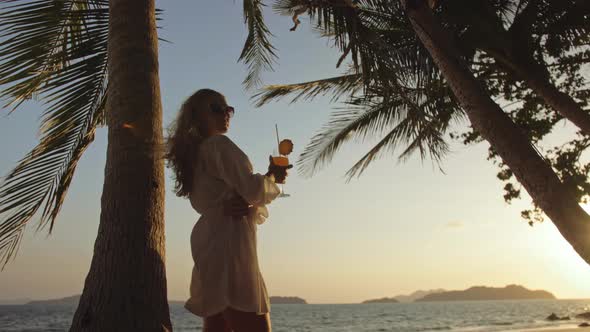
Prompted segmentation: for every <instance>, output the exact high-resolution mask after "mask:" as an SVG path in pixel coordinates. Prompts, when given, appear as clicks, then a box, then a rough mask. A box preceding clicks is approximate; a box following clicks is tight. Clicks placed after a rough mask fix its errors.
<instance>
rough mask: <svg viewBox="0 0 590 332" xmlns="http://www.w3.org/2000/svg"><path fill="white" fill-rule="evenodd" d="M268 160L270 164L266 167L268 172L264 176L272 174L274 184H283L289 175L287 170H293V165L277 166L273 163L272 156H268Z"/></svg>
mask: <svg viewBox="0 0 590 332" xmlns="http://www.w3.org/2000/svg"><path fill="white" fill-rule="evenodd" d="M268 159H269V161H270V164H269V165H268V172H267V173H266V175H270V174H273V175H274V176H275V182H276V183H285V179H286V178H287V176H288V175H289V173H288V172H287V170H289V169H291V168H293V165H291V164H289V165H287V166H279V165H276V164H275V163H274V162H273V160H272V156H269V157H268Z"/></svg>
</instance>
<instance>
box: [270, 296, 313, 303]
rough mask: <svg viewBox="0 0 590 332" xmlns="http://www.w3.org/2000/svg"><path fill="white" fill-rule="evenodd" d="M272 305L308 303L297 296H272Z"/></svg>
mask: <svg viewBox="0 0 590 332" xmlns="http://www.w3.org/2000/svg"><path fill="white" fill-rule="evenodd" d="M270 303H271V304H307V301H305V300H304V299H302V298H300V297H296V296H271V297H270Z"/></svg>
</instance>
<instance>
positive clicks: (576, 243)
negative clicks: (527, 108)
mask: <svg viewBox="0 0 590 332" xmlns="http://www.w3.org/2000/svg"><path fill="white" fill-rule="evenodd" d="M400 1H401V3H402V5H403V6H404V8H406V12H407V14H408V16H409V18H410V21H411V23H412V26H413V28H414V30H415V32H416V34H417V35H418V37H419V38H420V40H421V41H422V43H423V44H424V46H425V47H426V49H428V51H429V52H430V54H431V56H432V58H433V59H434V61H435V63H436V64H437V66H438V67H439V69H440V70H441V72H442V73H443V75H444V77H445V79H446V80H447V83H448V84H449V86H450V87H451V89H452V90H453V93H454V95H455V96H456V98H457V100H458V101H459V103H460V104H461V106H462V107H463V109H464V110H465V112H466V113H467V116H468V117H469V120H470V121H471V124H472V125H473V127H474V128H475V129H476V130H477V131H479V133H480V134H481V135H482V136H483V137H484V138H485V139H486V140H487V141H488V142H489V143H490V145H491V146H492V147H493V148H494V150H496V152H498V154H499V155H500V157H502V159H503V161H504V162H505V163H506V165H508V166H509V167H510V169H511V170H512V171H513V172H514V175H515V176H516V178H517V179H518V181H519V182H520V183H522V185H523V186H524V188H525V189H526V190H527V192H528V193H529V195H530V196H531V197H532V198H533V200H534V201H535V203H536V204H538V205H539V207H540V208H541V209H543V211H544V212H545V213H546V214H547V216H549V218H551V220H552V221H553V223H554V224H555V225H556V227H557V229H558V230H559V232H560V233H561V234H562V235H563V237H564V238H565V239H566V240H567V241H568V242H569V243H570V244H571V245H572V246H573V247H574V249H575V250H576V252H577V253H578V254H579V255H580V256H581V257H582V258H583V259H584V260H585V261H586V262H587V263H589V264H590V239H589V238H588V236H590V216H589V215H588V214H587V213H586V212H584V210H583V209H582V208H581V207H580V206H579V204H578V202H577V200H576V198H575V196H574V195H573V193H572V192H571V191H570V190H568V189H567V188H566V186H564V185H563V184H562V182H561V181H560V180H559V178H558V177H557V175H556V174H555V172H554V171H553V169H552V168H551V166H550V165H549V164H548V163H546V162H545V161H544V160H543V158H542V157H541V156H540V155H539V154H538V153H537V151H536V150H535V149H534V148H533V146H532V145H531V143H530V141H529V139H528V138H527V137H526V135H524V133H522V132H521V131H520V130H519V129H518V127H516V125H515V124H514V123H513V122H512V120H511V119H510V118H509V117H508V115H506V114H505V113H504V112H503V111H502V109H501V108H500V107H499V106H498V105H497V104H496V103H494V101H493V100H492V99H491V98H490V97H489V95H488V94H487V92H486V91H485V89H484V88H483V86H482V85H481V84H480V82H479V81H477V80H476V79H475V77H474V76H473V74H472V73H471V72H470V71H469V69H468V67H467V65H466V64H465V63H464V62H463V61H462V60H461V58H460V56H459V52H458V50H457V48H456V47H455V46H454V45H453V44H452V42H451V38H450V37H449V36H448V34H447V33H446V32H445V31H444V30H443V28H442V27H441V26H440V24H438V22H436V20H435V18H434V16H433V14H432V12H431V11H430V9H429V8H428V7H427V6H426V3H425V2H426V1H425V0H400Z"/></svg>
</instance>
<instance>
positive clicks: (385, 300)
mask: <svg viewBox="0 0 590 332" xmlns="http://www.w3.org/2000/svg"><path fill="white" fill-rule="evenodd" d="M362 303H364V304H367V303H399V301H398V300H396V299H395V298H393V297H383V298H380V299H374V300H366V301H363V302H362Z"/></svg>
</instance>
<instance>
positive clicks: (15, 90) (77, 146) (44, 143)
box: [0, 0, 108, 268]
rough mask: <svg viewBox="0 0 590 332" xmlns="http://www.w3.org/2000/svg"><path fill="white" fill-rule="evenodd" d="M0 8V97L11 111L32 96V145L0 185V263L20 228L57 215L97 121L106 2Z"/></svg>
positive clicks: (40, 2) (41, 0)
mask: <svg viewBox="0 0 590 332" xmlns="http://www.w3.org/2000/svg"><path fill="white" fill-rule="evenodd" d="M2 3H3V4H7V5H6V6H3V7H2V8H1V9H0V31H2V36H1V38H3V39H2V42H0V77H1V79H0V84H1V86H2V90H1V92H0V96H1V97H2V99H4V100H5V101H6V106H11V107H12V110H14V109H15V108H16V107H18V106H19V105H20V104H21V103H22V102H23V101H24V100H27V99H30V98H32V97H36V98H37V99H39V101H41V102H42V103H44V104H45V105H47V108H46V109H45V110H44V112H43V113H42V119H41V127H40V135H41V137H40V142H39V144H38V145H37V146H36V147H35V148H33V150H32V151H31V152H29V153H28V154H27V155H26V156H25V157H24V158H22V159H21V160H20V161H19V163H18V165H17V166H16V167H15V168H14V169H13V170H12V171H11V172H10V173H9V174H8V175H7V176H6V177H5V178H4V179H3V181H2V183H0V217H1V219H0V262H2V264H3V266H2V267H3V268H4V267H5V265H6V264H7V263H8V262H9V260H10V259H11V257H14V254H15V253H16V252H17V250H18V247H19V244H20V240H21V239H22V234H23V231H24V229H25V226H26V225H27V223H28V222H29V221H30V220H31V218H32V217H33V216H34V215H35V214H36V213H37V212H38V210H39V209H40V208H42V214H41V220H40V222H39V225H38V227H37V230H39V229H42V228H44V227H45V226H47V225H48V226H49V232H50V233H51V231H52V229H53V226H54V223H55V220H56V217H57V214H58V213H59V210H60V208H61V206H62V204H63V201H64V198H65V195H66V192H67V190H68V188H69V185H70V183H71V180H72V178H73V175H74V171H75V167H76V165H77V162H78V161H79V159H80V157H81V155H82V153H83V152H84V151H85V149H86V148H87V147H88V145H89V144H90V143H91V142H92V140H93V139H94V132H95V129H96V127H97V126H99V125H101V124H104V106H105V101H106V90H107V87H106V63H107V53H106V47H107V35H108V1H106V0H88V1H81V0H78V1H52V0H35V1H26V0H5V1H2Z"/></svg>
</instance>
